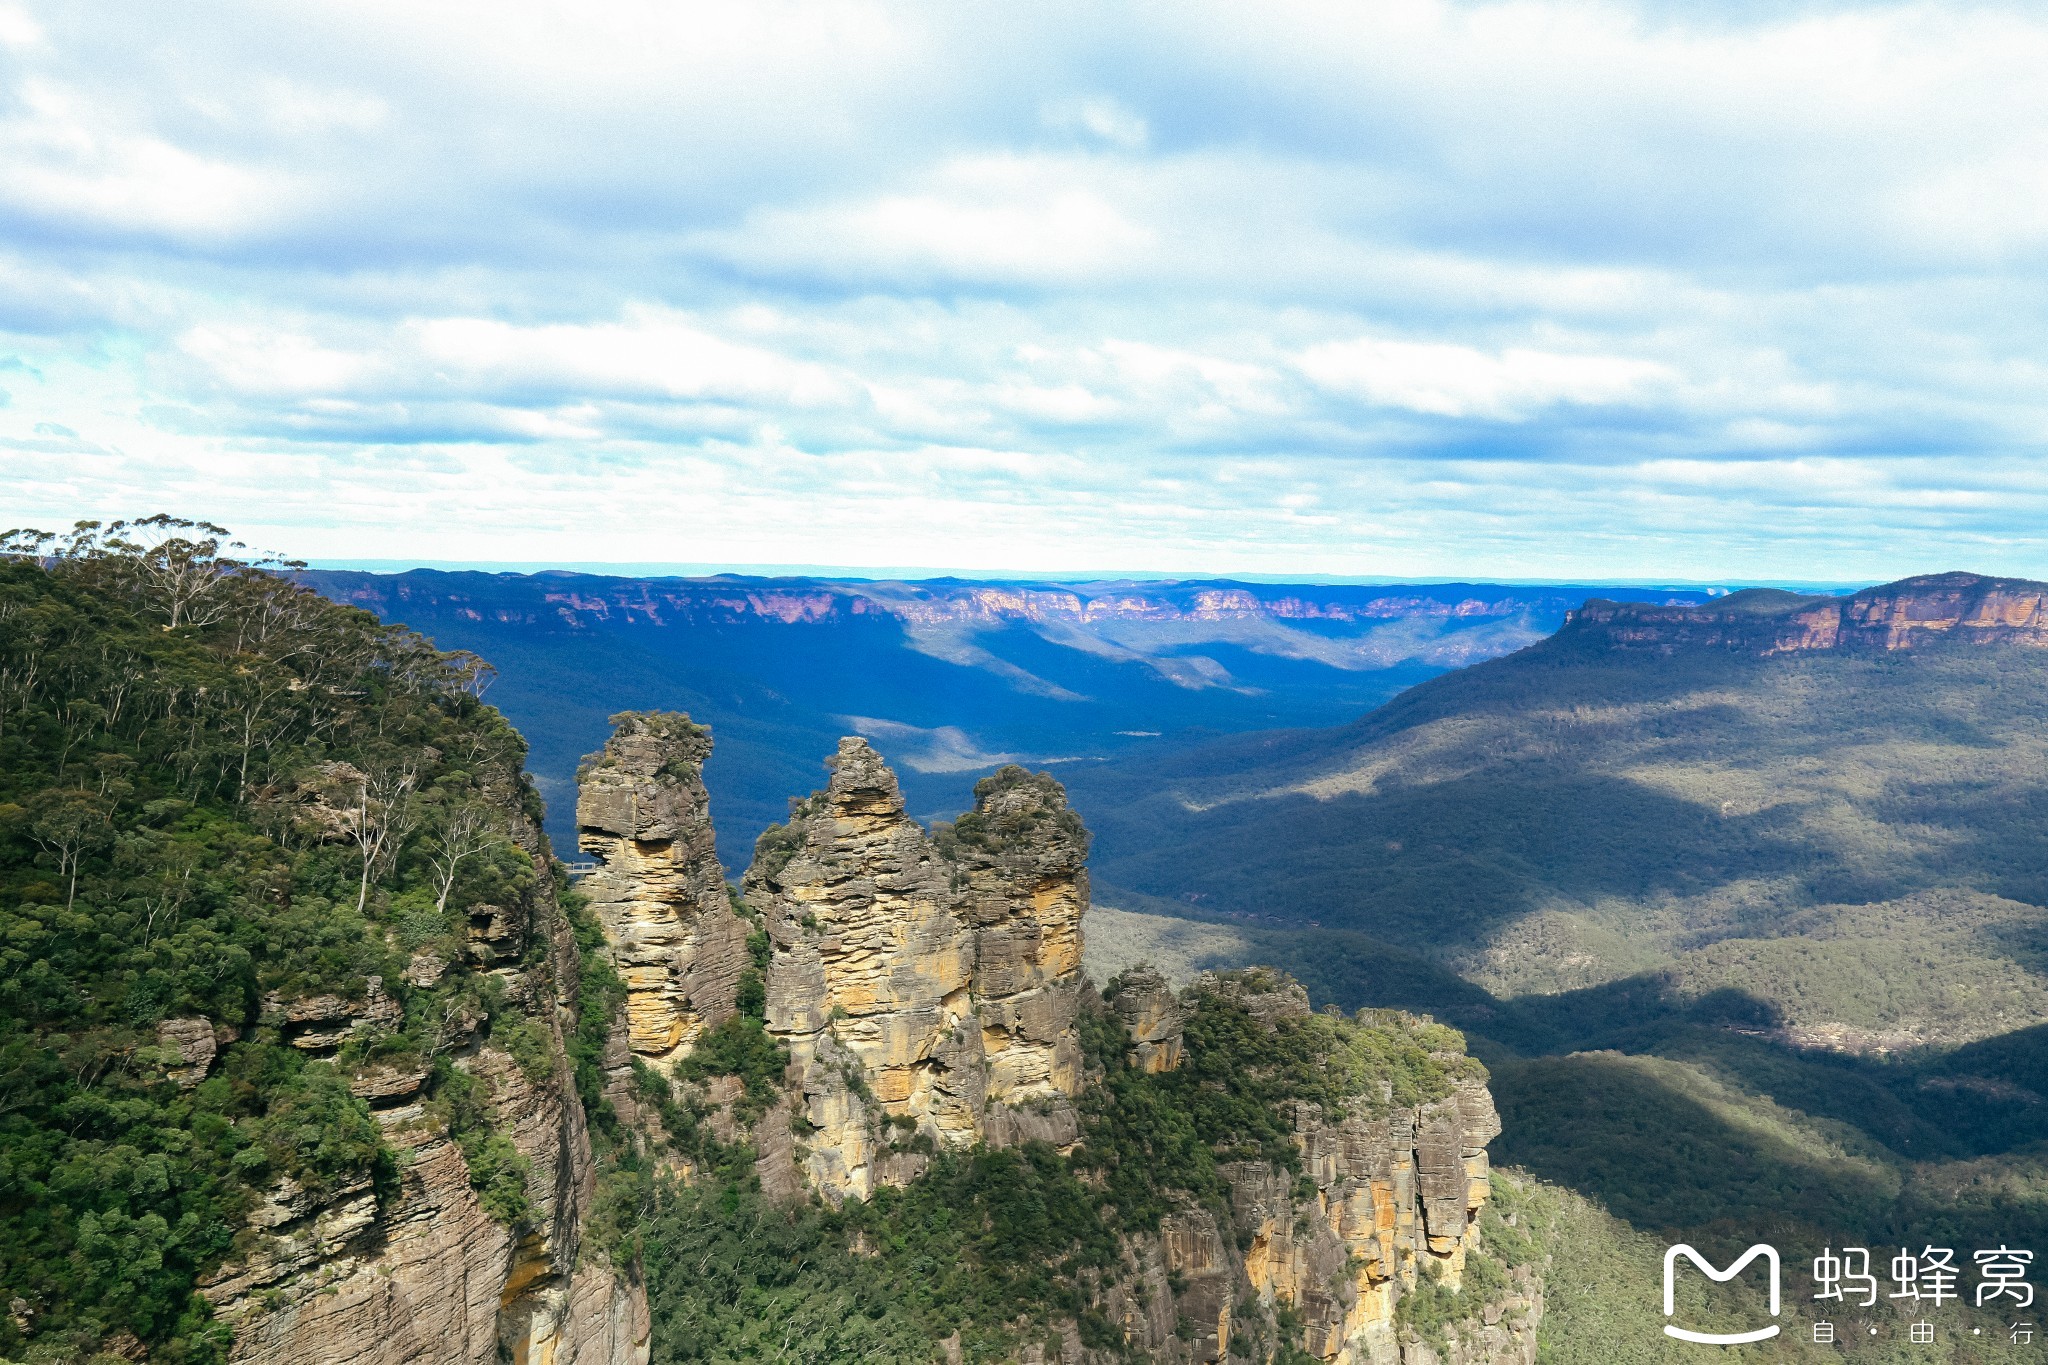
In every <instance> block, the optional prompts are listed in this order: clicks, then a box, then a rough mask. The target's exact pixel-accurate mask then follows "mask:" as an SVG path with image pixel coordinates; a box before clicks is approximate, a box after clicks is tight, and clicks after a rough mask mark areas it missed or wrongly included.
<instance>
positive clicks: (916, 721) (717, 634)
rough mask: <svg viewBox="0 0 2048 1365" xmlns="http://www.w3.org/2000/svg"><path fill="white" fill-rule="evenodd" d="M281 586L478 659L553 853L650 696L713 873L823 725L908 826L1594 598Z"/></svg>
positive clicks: (1271, 716) (813, 585)
mask: <svg viewBox="0 0 2048 1365" xmlns="http://www.w3.org/2000/svg"><path fill="white" fill-rule="evenodd" d="M302 578H303V581H304V582H306V583H307V584H308V585H309V586H311V587H313V588H314V589H316V590H317V591H319V592H321V593H323V594H325V595H326V596H328V597H330V598H333V599H334V600H336V601H341V602H346V603H349V604H350V605H354V606H360V607H363V608H366V609H368V610H370V611H373V612H375V613H376V614H377V615H378V616H379V617H380V618H382V619H383V620H385V621H390V622H403V623H405V624H407V625H409V626H412V627H413V628H415V629H417V630H420V631H422V632H424V633H426V634H427V635H429V636H431V637H432V638H433V639H435V640H436V641H438V642H440V644H441V646H442V647H443V648H445V649H467V650H471V651H473V652H475V653H477V654H480V655H482V656H483V657H485V658H487V659H489V660H491V662H492V663H493V664H494V665H495V666H496V668H497V670H498V676H497V679H496V682H495V683H494V684H493V686H492V690H491V693H490V696H491V700H492V701H493V702H494V703H496V704H497V705H499V706H501V707H502V708H503V709H504V711H505V714H506V715H507V716H508V717H510V718H511V720H512V721H513V723H514V724H515V725H517V726H518V727H519V728H520V731H521V733H522V734H524V735H525V736H526V737H527V739H528V742H529V743H530V744H531V745H532V749H533V760H532V761H533V770H534V778H535V781H536V782H537V783H538V784H539V786H540V790H541V793H542V795H543V796H544V797H546V798H547V801H548V808H549V812H550V814H549V819H550V824H549V833H550V835H551V836H552V837H553V838H554V839H555V840H556V842H557V843H559V844H561V845H562V846H564V847H567V846H569V845H570V844H571V843H573V841H574V829H573V826H572V825H571V823H570V821H569V818H568V811H569V809H570V808H571V807H572V806H573V805H574V803H575V793H574V785H573V784H574V776H575V770H576V764H577V762H578V761H579V760H580V759H581V758H582V756H583V755H584V754H586V753H588V752H590V751H591V750H593V749H595V748H596V747H597V746H598V745H599V744H600V743H602V742H603V740H604V737H605V735H606V734H607V733H608V732H609V726H608V724H607V723H606V717H608V716H610V715H611V714H612V713H613V712H615V711H623V710H635V709H645V708H648V707H667V708H673V709H676V710H681V711H687V712H689V713H690V714H691V715H692V716H695V717H697V718H698V719H699V720H700V721H702V722H703V723H705V724H708V725H710V726H711V727H712V728H713V730H714V731H715V732H716V734H717V736H718V746H717V749H716V750H715V751H714V753H713V755H712V757H711V760H710V767H709V769H708V771H707V780H708V781H709V782H710V784H711V790H712V794H713V798H714V799H715V800H716V802H717V803H718V810H719V831H720V832H719V838H720V839H721V840H722V841H723V842H722V845H721V850H720V851H721V854H722V855H723V856H724V858H725V859H726V861H727V863H728V864H731V865H738V864H739V863H742V862H744V861H745V859H746V856H747V853H748V851H749V850H750V849H751V848H752V846H753V839H754V837H755V836H756V835H758V834H759V833H760V831H761V830H763V829H765V828H766V827H767V826H768V825H770V824H773V823H775V822H776V821H779V820H780V819H782V817H783V814H784V812H785V809H786V806H787V802H788V799H789V795H790V793H792V792H797V791H802V790H805V789H807V784H808V783H809V782H810V780H811V776H812V774H813V772H814V771H815V767H814V765H815V763H816V761H817V755H819V754H821V753H826V752H830V750H831V749H832V747H833V745H834V744H836V743H837V742H838V739H839V737H840V736H841V735H843V734H849V733H852V734H860V735H862V736H864V737H865V738H866V739H868V741H869V742H870V743H872V744H874V745H875V747H876V748H877V749H878V750H879V751H880V752H881V753H883V754H884V755H885V756H886V757H887V758H888V759H889V760H890V762H891V763H893V764H894V765H895V766H896V768H897V770H898V771H899V772H900V773H901V775H902V780H903V784H904V794H905V797H906V799H907V800H908V801H909V802H910V806H911V809H912V810H913V811H914V812H915V813H916V814H917V815H918V816H919V818H921V819H924V820H927V821H929V820H934V819H942V818H945V816H946V815H948V814H949V813H951V812H952V811H955V810H958V809H959V808H960V807H961V806H963V805H965V804H966V803H967V801H968V799H969V796H970V794H971V791H972V789H973V786H974V783H975V781H976V780H977V779H978V778H979V777H982V776H985V775H986V774H988V773H990V772H993V771H994V770H995V769H996V768H998V767H1000V766H1002V765H1003V764H1004V763H1009V762H1017V763H1026V764H1029V765H1032V766H1034V767H1045V768H1048V769H1050V770H1052V771H1055V772H1058V773H1059V774H1060V775H1061V776H1062V777H1063V778H1064V777H1067V776H1069V775H1071V774H1073V773H1074V772H1076V771H1078V770H1080V769H1084V768H1088V767H1091V766H1095V765H1098V764H1101V763H1104V762H1107V761H1110V760H1113V759H1115V758H1117V757H1119V756H1122V755H1127V754H1137V753H1143V752H1146V751H1148V750H1171V749H1177V748H1179V747H1182V746H1184V745H1186V744H1189V743H1198V742H1201V741H1203V740H1206V739H1213V738H1215V737H1217V736H1219V735H1228V734H1235V733H1238V732H1241V731H1245V730H1263V729H1269V728H1272V727H1275V726H1300V725H1311V726H1320V725H1333V724H1338V723H1340V722H1343V721H1346V720H1349V719H1351V718H1353V717H1355V716H1357V715H1360V714H1362V713H1364V712H1366V711H1369V710H1371V709H1372V708H1373V707H1375V706H1377V705H1379V704H1380V703H1381V702H1383V701H1385V700H1387V699H1388V698H1390V697H1392V696H1394V695H1395V694H1396V693H1398V692H1400V691H1401V690H1402V689H1403V688H1405V687H1408V686H1409V685H1411V684H1413V683H1416V682H1419V681H1421V680H1423V679H1425V678H1429V677H1433V676H1436V675H1437V674H1439V673H1442V672H1444V671H1445V670H1447V669H1451V668H1456V667H1460V666H1463V665H1465V664H1469V663H1472V662H1474V661H1476V660H1480V659H1486V658H1491V657H1494V656H1496V655H1499V654H1504V653H1507V652H1509V651H1512V650H1515V649H1518V648H1521V647H1522V646H1524V645H1526V644H1529V643H1531V642H1533V641H1535V640H1538V639H1541V638H1543V637H1544V636H1545V635H1548V634H1549V633H1550V632H1551V631H1553V630H1555V629H1556V628H1557V626H1558V625H1559V624H1561V623H1562V622H1563V620H1564V616H1565V613H1566V612H1568V611H1570V610H1571V609H1572V608H1574V607H1576V606H1578V605H1579V603H1580V602H1582V601H1584V600H1585V598H1586V597H1587V596H1588V595H1589V594H1591V593H1593V592H1595V591H1598V590H1597V589H1592V588H1573V587H1569V586H1559V587H1541V588H1532V587H1514V586H1503V585H1499V584H1484V583H1474V584H1460V583H1450V584H1429V585H1416V584H1393V585H1383V586H1341V585H1340V586H1327V585H1325V586H1318V585H1310V584H1292V585H1289V584H1270V583H1232V582H1223V581H1218V582H1187V583H1172V582H1164V583H1162V582H1109V583H985V582H970V581H964V580H934V581H928V582H918V583H887V582H865V581H858V580H822V579H748V578H723V579H675V578H670V579H630V578H606V577H600V576H596V575H589V574H571V573H546V574H532V575H527V574H487V573H443V572H439V571H433V570H414V571H411V572H408V573H402V574H370V573H352V572H343V571H336V570H311V571H307V572H306V573H304V574H303V575H302ZM1648 595H1650V596H1653V597H1654V598H1655V599H1656V600H1658V601H1664V602H1674V603H1678V602H1696V601H1704V600H1706V599H1707V596H1708V594H1707V593H1706V592H1705V591H1702V590H1676V591H1669V592H1665V591H1659V592H1655V593H1652V594H1648ZM1091 814H1092V812H1091Z"/></svg>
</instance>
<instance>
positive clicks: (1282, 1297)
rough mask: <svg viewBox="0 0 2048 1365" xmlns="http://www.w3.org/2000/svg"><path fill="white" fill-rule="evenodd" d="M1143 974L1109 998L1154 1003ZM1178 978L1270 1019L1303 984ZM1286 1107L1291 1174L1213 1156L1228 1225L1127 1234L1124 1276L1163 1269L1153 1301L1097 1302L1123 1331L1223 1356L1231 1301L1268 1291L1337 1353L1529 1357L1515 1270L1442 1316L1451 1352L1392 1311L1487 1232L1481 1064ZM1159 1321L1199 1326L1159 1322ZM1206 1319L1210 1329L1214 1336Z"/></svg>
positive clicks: (1354, 1364)
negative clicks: (1411, 1083) (1341, 1101)
mask: <svg viewBox="0 0 2048 1365" xmlns="http://www.w3.org/2000/svg"><path fill="white" fill-rule="evenodd" d="M1150 976H1151V974H1150V973H1144V974H1140V975H1138V976H1137V979H1136V983H1135V984H1136V985H1137V987H1138V989H1137V990H1135V991H1133V990H1131V989H1130V988H1131V985H1132V984H1133V983H1132V982H1131V981H1130V980H1129V979H1128V978H1126V979H1120V980H1119V981H1118V982H1116V983H1113V987H1114V988H1113V990H1112V992H1111V996H1110V999H1111V1001H1112V1003H1113V1004H1114V1003H1115V1002H1118V1001H1122V1000H1124V999H1125V998H1126V997H1127V996H1135V997H1136V999H1137V1000H1138V1001H1147V1002H1149V999H1150V997H1152V995H1153V991H1152V986H1153V983H1152V981H1151V979H1150ZM1189 990H1190V992H1191V993H1205V992H1206V993H1208V994H1210V995H1212V996H1215V997H1218V998H1222V999H1225V1000H1228V1001H1229V1002H1230V1003H1231V1004H1233V1005H1236V1006H1238V1007H1240V1008H1242V1009H1244V1010H1245V1012H1246V1013H1247V1014H1248V1015H1250V1016H1251V1017H1252V1018H1254V1019H1257V1020H1258V1021H1260V1022H1261V1023H1262V1024H1264V1025H1265V1026H1266V1027H1268V1028H1277V1027H1279V1026H1280V1025H1281V1021H1283V1020H1287V1019H1293V1018H1300V1017H1302V1016H1305V1015H1306V1014H1307V1013H1308V1004H1307V998H1306V995H1305V993H1303V992H1302V991H1301V988H1300V987H1299V986H1298V985H1296V984H1295V983H1294V982H1292V981H1290V980H1288V979H1287V978H1285V977H1284V976H1281V975H1280V974H1278V973H1272V972H1266V971H1252V972H1244V973H1226V974H1222V975H1210V976H1205V977H1203V978H1201V979H1199V980H1198V981H1197V982H1196V983H1195V984H1194V985H1193V986H1191V987H1190V988H1189ZM1187 1008H1189V1006H1188V1005H1187V1004H1185V1003H1183V1004H1182V1005H1181V1006H1180V1009H1181V1010H1183V1011H1184V1010H1186V1009H1187ZM1126 1009H1129V1010H1130V1012H1131V1013H1136V1014H1138V1015H1140V1017H1144V1016H1146V1015H1149V1014H1151V1013H1152V1010H1150V1009H1146V1010H1139V1009H1136V1008H1134V1007H1129V1006H1127V1007H1126ZM1119 1012H1120V1013H1123V1012H1124V1011H1122V1010H1120V1011H1119ZM1125 1017H1127V1018H1128V1017H1129V1014H1126V1015H1125ZM1371 1022H1372V1023H1373V1024H1374V1025H1375V1026H1379V1027H1388V1028H1394V1029H1412V1028H1415V1027H1418V1026H1421V1025H1422V1024H1424V1023H1425V1021H1422V1020H1419V1019H1415V1018H1413V1017H1411V1016H1406V1015H1401V1014H1398V1013H1395V1012H1374V1013H1373V1015H1372V1016H1371ZM1133 1041H1134V1043H1135V1041H1136V1040H1135V1038H1134V1040H1133ZM1446 1060H1447V1061H1453V1060H1455V1061H1462V1059H1450V1058H1446ZM1292 1119H1293V1129H1294V1145H1295V1148H1296V1150H1297V1151H1298V1152H1299V1154H1300V1169H1299V1172H1298V1173H1297V1172H1296V1171H1294V1170H1290V1169H1289V1168H1288V1167H1286V1166H1284V1165H1281V1164H1278V1163H1274V1162H1269V1161H1234V1162H1230V1163H1228V1164H1227V1165H1226V1166H1225V1167H1224V1168H1223V1175H1224V1177H1225V1179H1226V1180H1227V1182H1228V1184H1229V1188H1230V1206H1229V1222H1228V1225H1227V1226H1226V1227H1224V1228H1221V1229H1218V1228H1217V1227H1216V1226H1215V1224H1214V1221H1213V1219H1212V1220H1210V1221H1208V1222H1206V1223H1205V1222H1204V1221H1203V1220H1204V1218H1206V1217H1207V1216H1208V1215H1207V1213H1206V1211H1203V1210H1189V1211H1188V1212H1187V1213H1186V1214H1184V1215H1181V1216H1178V1217H1176V1218H1175V1219H1173V1220H1169V1222H1168V1223H1167V1224H1165V1225H1162V1227H1161V1229H1160V1232H1159V1234H1158V1235H1157V1237H1156V1238H1154V1239H1151V1240H1150V1241H1149V1242H1148V1243H1146V1244H1143V1245H1139V1246H1136V1247H1134V1248H1133V1249H1132V1251H1131V1254H1130V1257H1129V1260H1130V1267H1129V1269H1130V1271H1131V1272H1133V1273H1131V1274H1127V1275H1126V1276H1125V1277H1124V1281H1125V1283H1126V1284H1129V1283H1130V1282H1131V1281H1135V1282H1137V1283H1142V1284H1147V1285H1149V1284H1150V1278H1151V1271H1152V1268H1153V1267H1155V1266H1164V1267H1166V1268H1167V1269H1168V1270H1170V1271H1172V1272H1173V1273H1172V1274H1171V1275H1170V1276H1168V1277H1166V1279H1165V1284H1166V1287H1167V1289H1168V1291H1169V1292H1168V1293H1167V1294H1166V1296H1165V1298H1164V1299H1163V1300H1160V1301H1158V1302H1157V1303H1154V1301H1153V1298H1152V1297H1151V1293H1150V1290H1149V1289H1148V1291H1147V1293H1145V1294H1140V1293H1136V1292H1135V1291H1134V1289H1132V1288H1128V1287H1127V1288H1121V1289H1118V1290H1116V1291H1113V1292H1112V1293H1111V1294H1109V1295H1108V1296H1106V1299H1105V1303H1104V1310H1105V1313H1106V1314H1107V1315H1108V1316H1109V1317H1110V1318H1111V1320H1112V1321H1115V1322H1117V1323H1118V1324H1119V1325H1120V1326H1121V1327H1122V1328H1123V1329H1124V1331H1125V1333H1126V1334H1127V1336H1128V1338H1129V1339H1130V1340H1131V1341H1132V1342H1134V1343H1135V1344H1138V1345H1140V1346H1141V1347H1142V1348H1143V1349H1145V1350H1147V1351H1150V1352H1151V1353H1153V1354H1154V1355H1155V1356H1156V1357H1157V1358H1160V1359H1171V1360H1189V1361H1220V1360H1222V1359H1223V1356H1222V1355H1221V1354H1219V1353H1217V1351H1216V1348H1215V1347H1214V1346H1213V1345H1212V1344H1211V1343H1212V1342H1214V1341H1217V1340H1224V1341H1227V1340H1228V1339H1229V1320H1228V1312H1229V1306H1230V1305H1231V1304H1233V1303H1246V1302H1251V1303H1256V1304H1257V1305H1259V1306H1260V1308H1261V1309H1262V1310H1263V1312H1264V1313H1265V1314H1266V1315H1270V1314H1271V1313H1272V1310H1273V1309H1274V1308H1275V1307H1276V1306H1282V1305H1284V1306H1286V1307H1288V1308H1289V1309H1291V1311H1292V1314H1293V1316H1294V1317H1295V1318H1297V1319H1298V1320H1299V1321H1300V1323H1301V1336H1300V1339H1299V1340H1298V1341H1297V1342H1296V1343H1295V1344H1296V1345H1297V1346H1299V1347H1300V1349H1302V1350H1305V1351H1306V1352H1307V1353H1308V1354H1310V1355H1311V1356H1314V1357H1316V1358H1318V1359H1321V1360H1326V1361H1330V1362H1333V1365H1367V1362H1370V1365H1393V1362H1397V1361H1398V1362H1405V1365H1424V1363H1425V1362H1431V1361H1435V1362H1439V1363H1440V1365H1447V1362H1449V1361H1452V1360H1455V1361H1457V1362H1459V1365H1478V1363H1479V1362H1488V1363H1489V1365H1492V1363H1493V1362H1499V1365H1508V1362H1528V1361H1533V1360H1534V1358H1535V1343H1536V1331H1535V1329H1536V1325H1537V1323H1538V1322H1539V1321H1540V1319H1541V1315H1542V1308H1541V1295H1540V1287H1539V1286H1538V1285H1537V1283H1536V1281H1535V1280H1534V1278H1533V1275H1531V1274H1528V1273H1524V1274H1520V1275H1518V1276H1515V1277H1512V1279H1511V1283H1510V1286H1509V1288H1508V1289H1507V1290H1506V1291H1504V1292H1503V1293H1501V1294H1499V1295H1497V1296H1495V1297H1493V1298H1491V1299H1489V1300H1488V1301H1487V1303H1486V1304H1485V1305H1484V1307H1483V1308H1482V1310H1481V1313H1480V1315H1479V1317H1478V1318H1476V1319H1474V1320H1471V1321H1467V1322H1462V1323H1458V1324H1453V1326H1452V1327H1451V1328H1450V1329H1449V1330H1448V1331H1447V1333H1446V1336H1445V1338H1444V1341H1443V1343H1442V1344H1443V1345H1444V1347H1445V1350H1447V1351H1450V1352H1451V1354H1450V1355H1448V1356H1444V1355H1441V1354H1439V1353H1438V1352H1437V1349H1436V1346H1434V1345H1432V1344H1431V1343H1429V1342H1425V1341H1423V1340H1421V1339H1420V1338H1418V1337H1416V1336H1415V1335H1414V1334H1413V1333H1408V1332H1404V1331H1403V1329H1402V1328H1401V1326H1400V1324H1399V1321H1398V1317H1397V1308H1398V1306H1399V1304H1400V1301H1401V1299H1402V1298H1403V1296H1405V1295H1406V1294H1408V1293H1410V1292H1412V1291H1414V1290H1415V1289H1416V1288H1417V1287H1418V1286H1420V1285H1422V1284H1424V1283H1426V1282H1427V1283H1439V1284H1442V1285H1444V1286H1445V1287H1447V1288H1451V1289H1456V1288H1458V1287H1459V1286H1460V1284H1461V1282H1462V1280H1463V1279H1464V1276H1465V1268H1466V1260H1467V1257H1468V1255H1469V1254H1471V1253H1472V1252H1474V1251H1477V1250H1478V1249H1479V1248H1480V1246H1481V1244H1482V1241H1483V1239H1482V1236H1481V1233H1480V1229H1479V1214H1480V1211H1481V1209H1482V1208H1483V1207H1484V1205H1485V1203H1486V1201H1487V1199H1488V1197H1489V1195H1490V1191H1491V1184H1490V1180H1489V1170H1488V1165H1487V1157H1486V1144H1487V1143H1488V1142H1489V1141H1491V1140H1492V1139H1493V1138H1494V1137H1495V1136H1497V1135H1498V1134H1499V1132H1500V1120H1499V1118H1498V1116H1497V1115H1496V1114H1495V1112H1494V1107H1493V1100H1492V1097H1491V1095H1490V1094H1489V1093H1488V1092H1487V1089H1486V1086H1485V1084H1484V1083H1483V1082H1482V1081H1481V1080H1479V1079H1478V1078H1477V1075H1476V1074H1472V1075H1468V1076H1466V1077H1465V1078H1464V1079H1461V1080H1459V1081H1458V1082H1457V1083H1456V1085H1455V1088H1454V1089H1453V1090H1452V1093H1450V1094H1449V1095H1446V1096H1444V1097H1443V1098H1440V1099H1436V1100H1432V1101H1430V1102H1428V1103H1424V1104H1419V1105H1409V1106H1400V1105H1394V1104H1390V1103H1388V1102H1387V1100H1386V1098H1385V1096H1384V1094H1379V1095H1375V1094H1365V1095H1360V1096H1358V1097H1356V1098H1355V1099H1354V1100H1353V1101H1351V1102H1348V1103H1347V1105H1346V1110H1345V1112H1344V1113H1342V1114H1328V1113H1325V1112H1324V1111H1323V1110H1322V1109H1321V1108H1320V1107H1319V1106H1317V1105H1315V1104H1313V1103H1310V1102H1307V1101H1297V1102H1295V1103H1294V1106H1293V1113H1292ZM1147 1305H1151V1306H1149V1307H1148V1306H1147ZM1219 1305H1220V1307H1219ZM1170 1321H1178V1322H1181V1323H1192V1324H1198V1328H1197V1330H1195V1331H1194V1332H1193V1333H1192V1334H1188V1333H1181V1332H1173V1331H1162V1330H1161V1324H1163V1323H1166V1322H1170ZM1212 1322H1214V1323H1217V1324H1218V1330H1219V1331H1220V1333H1221V1336H1220V1337H1218V1336H1214V1335H1212V1333H1211V1331H1210V1324H1211V1323H1212Z"/></svg>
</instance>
